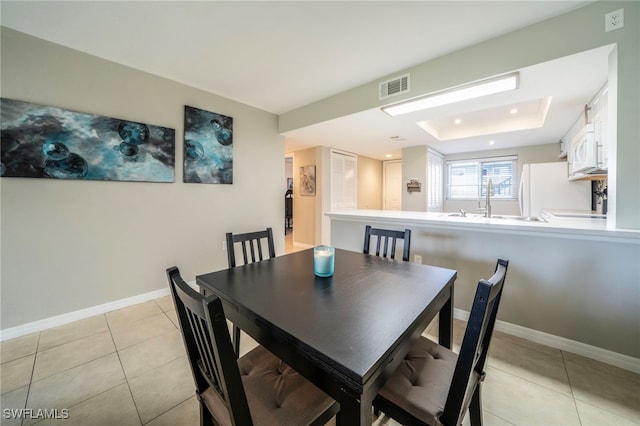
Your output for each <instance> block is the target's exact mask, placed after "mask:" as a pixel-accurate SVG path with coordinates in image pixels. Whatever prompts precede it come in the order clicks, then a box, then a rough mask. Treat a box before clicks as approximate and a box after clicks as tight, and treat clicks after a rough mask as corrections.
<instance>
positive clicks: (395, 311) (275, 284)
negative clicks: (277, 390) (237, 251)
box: [196, 249, 456, 425]
mask: <svg viewBox="0 0 640 426" xmlns="http://www.w3.org/2000/svg"><path fill="white" fill-rule="evenodd" d="M455 279H456V272H455V271H453V270H450V269H444V268H438V267H433V266H426V265H416V264H412V263H408V262H402V261H392V260H387V259H383V258H380V257H376V256H370V255H365V254H362V253H356V252H351V251H345V250H340V249H336V258H335V273H334V276H333V277H329V278H319V277H316V276H315V275H314V272H313V250H312V249H309V250H304V251H300V252H296V253H292V254H289V255H285V256H279V257H276V258H273V259H268V260H264V261H262V262H259V263H253V264H249V265H245V266H240V267H236V268H232V269H226V270H222V271H218V272H212V273H209V274H204V275H200V276H197V277H196V282H197V284H198V285H200V286H202V287H204V288H205V289H207V290H210V291H211V292H213V293H214V294H216V295H217V296H219V297H220V298H221V299H222V302H223V305H224V308H225V314H226V316H227V317H228V318H229V320H230V321H232V322H233V323H234V324H236V325H238V326H239V327H240V328H241V329H243V330H244V331H245V332H246V333H247V334H249V335H250V336H252V337H253V338H254V339H255V340H256V341H257V342H258V343H260V344H262V345H263V346H265V347H266V348H267V349H269V350H270V351H271V352H273V353H274V354H275V355H277V356H279V357H280V358H282V359H283V360H284V361H285V362H287V363H288V364H289V365H291V366H292V367H293V368H295V369H296V370H298V371H299V372H300V373H301V374H303V375H305V376H306V377H307V378H308V379H309V380H311V381H313V382H314V383H315V384H316V385H317V386H319V387H320V388H322V389H323V390H325V392H327V393H328V394H329V395H331V396H332V397H333V398H335V399H337V400H338V401H339V402H340V404H341V413H340V414H339V416H338V423H339V424H349V425H354V424H369V425H370V424H371V401H372V400H373V397H374V396H375V395H376V393H377V392H378V390H379V389H380V387H381V386H382V385H383V384H384V381H385V380H386V378H387V377H388V375H389V374H390V373H391V372H392V371H393V370H394V369H395V368H396V367H397V365H398V364H399V363H400V362H401V360H402V358H403V357H404V355H405V354H406V352H407V351H408V350H409V348H410V346H411V344H412V343H413V341H415V340H416V339H417V337H418V336H419V335H420V334H421V333H422V331H423V330H424V328H425V327H426V326H427V325H428V323H429V322H430V321H431V320H432V319H433V318H434V317H435V315H436V314H438V312H440V343H441V344H443V345H445V346H447V347H451V330H452V303H451V300H452V299H453V283H454V281H455Z"/></svg>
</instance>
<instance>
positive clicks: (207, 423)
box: [200, 402, 216, 426]
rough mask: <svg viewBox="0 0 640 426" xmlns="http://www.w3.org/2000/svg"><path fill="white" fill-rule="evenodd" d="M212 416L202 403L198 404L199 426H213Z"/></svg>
mask: <svg viewBox="0 0 640 426" xmlns="http://www.w3.org/2000/svg"><path fill="white" fill-rule="evenodd" d="M215 424H216V423H215V421H214V420H213V416H212V415H211V413H210V412H209V410H208V409H207V407H206V406H205V405H204V402H200V425H201V426H215Z"/></svg>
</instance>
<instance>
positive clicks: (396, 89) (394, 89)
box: [380, 74, 409, 99]
mask: <svg viewBox="0 0 640 426" xmlns="http://www.w3.org/2000/svg"><path fill="white" fill-rule="evenodd" d="M408 91H409V74H405V75H401V76H400V77H396V78H393V79H391V80H387V81H383V82H382V83H380V99H385V98H388V97H391V96H395V95H399V94H401V93H407V92H408Z"/></svg>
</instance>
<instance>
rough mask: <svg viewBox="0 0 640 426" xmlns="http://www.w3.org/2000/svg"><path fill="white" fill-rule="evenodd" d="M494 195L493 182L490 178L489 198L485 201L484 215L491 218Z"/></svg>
mask: <svg viewBox="0 0 640 426" xmlns="http://www.w3.org/2000/svg"><path fill="white" fill-rule="evenodd" d="M492 195H493V183H492V182H491V179H489V181H488V182H487V198H486V201H485V207H486V210H485V213H484V217H487V218H490V217H491V196H492Z"/></svg>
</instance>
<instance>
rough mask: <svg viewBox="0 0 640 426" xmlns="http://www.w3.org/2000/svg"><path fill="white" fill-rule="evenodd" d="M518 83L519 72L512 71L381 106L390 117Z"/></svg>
mask: <svg viewBox="0 0 640 426" xmlns="http://www.w3.org/2000/svg"><path fill="white" fill-rule="evenodd" d="M518 84H519V74H518V73H517V72H516V73H512V74H507V75H503V76H500V77H495V78H490V79H487V80H482V81H478V82H475V83H471V84H466V85H463V86H459V87H455V88H453V89H447V90H443V91H441V92H434V93H430V94H428V95H425V96H421V97H419V98H415V99H410V100H408V101H403V102H398V103H396V104H392V105H388V106H384V107H382V110H383V111H384V112H386V113H387V114H389V115H390V116H392V117H395V116H397V115H402V114H408V113H410V112H415V111H420V110H423V109H427V108H434V107H438V106H442V105H447V104H452V103H455V102H460V101H466V100H469V99H475V98H479V97H481V96H486V95H493V94H494V93H501V92H506V91H507V90H513V89H517V88H518Z"/></svg>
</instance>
